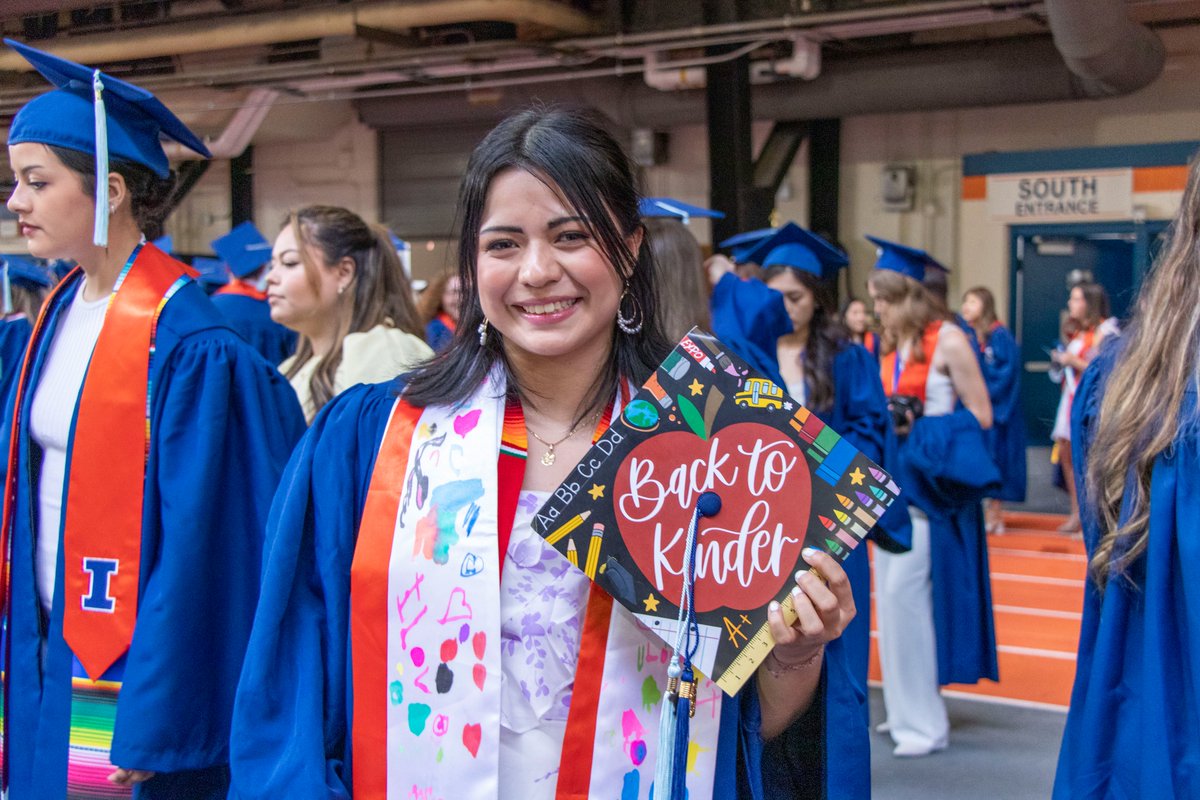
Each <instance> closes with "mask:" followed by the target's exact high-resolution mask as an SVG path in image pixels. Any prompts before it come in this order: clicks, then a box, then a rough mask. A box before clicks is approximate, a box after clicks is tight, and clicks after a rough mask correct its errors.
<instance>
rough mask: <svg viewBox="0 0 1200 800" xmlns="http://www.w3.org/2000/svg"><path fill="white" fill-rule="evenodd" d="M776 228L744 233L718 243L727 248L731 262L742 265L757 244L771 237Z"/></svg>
mask: <svg viewBox="0 0 1200 800" xmlns="http://www.w3.org/2000/svg"><path fill="white" fill-rule="evenodd" d="M777 230H779V229H778V228H759V229H758V230H754V231H746V232H745V233H738V234H735V235H733V236H730V237H729V238H728V239H726V240H725V241H723V242H721V243H720V246H721V247H727V248H729V254H730V255H731V256H733V260H734V261H736V262H738V263H739V264H744V263H746V262H747V261H749V259H748V258H747V256H749V254H750V252H751V251H752V250H753V249H754V248H755V247H756V246H757V245H758V243H759V242H761V241H763V240H764V239H766V238H767V237H768V236H771V235H773V234H774V233H775V232H776V231H777Z"/></svg>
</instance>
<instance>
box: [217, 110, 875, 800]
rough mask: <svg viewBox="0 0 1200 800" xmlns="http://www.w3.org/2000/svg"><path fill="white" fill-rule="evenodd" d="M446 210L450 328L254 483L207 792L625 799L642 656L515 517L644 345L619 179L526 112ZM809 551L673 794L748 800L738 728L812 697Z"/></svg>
mask: <svg viewBox="0 0 1200 800" xmlns="http://www.w3.org/2000/svg"><path fill="white" fill-rule="evenodd" d="M459 204H460V205H459V213H460V218H461V220H462V231H461V234H460V243H459V277H460V280H461V281H462V285H463V298H464V302H463V306H462V318H461V323H460V328H459V333H458V334H457V335H456V336H455V338H454V340H453V342H452V343H451V344H450V346H449V347H448V349H447V350H445V351H444V352H443V353H442V354H441V355H439V356H437V357H436V358H435V359H434V360H433V361H431V362H430V363H429V364H427V365H426V366H424V367H422V368H420V369H418V370H417V371H415V372H414V373H413V374H412V375H410V376H409V377H408V382H407V384H406V385H405V386H404V387H403V388H402V390H401V393H400V396H399V398H397V397H396V393H395V386H375V387H357V388H355V389H351V390H349V391H347V392H346V393H344V394H343V395H342V396H341V397H339V398H337V399H336V400H335V401H334V402H332V403H331V404H330V405H329V406H328V407H327V408H326V409H325V410H324V411H323V412H322V413H321V414H320V415H319V416H318V417H317V419H316V421H315V422H314V423H313V427H312V429H311V430H310V431H309V434H308V435H307V437H306V438H305V439H304V441H303V443H302V444H301V447H300V449H299V451H298V454H297V456H296V458H295V459H293V461H292V469H291V471H290V472H289V474H288V475H287V476H285V478H284V481H283V483H282V485H281V487H280V494H279V498H280V500H279V504H278V505H277V506H276V509H277V511H278V514H277V517H276V518H275V519H274V521H273V524H272V526H271V530H270V532H269V534H268V535H269V536H270V538H271V541H272V542H273V547H272V559H271V563H269V564H268V565H267V566H266V570H265V573H264V574H265V575H266V576H267V578H266V581H265V583H264V586H263V592H262V600H261V604H260V606H259V615H258V619H257V620H256V623H255V633H254V636H253V638H254V644H253V645H252V646H251V651H250V654H249V655H248V658H247V661H246V667H245V671H244V673H243V678H242V683H241V685H240V686H239V688H238V705H237V713H236V720H235V724H234V734H233V748H234V758H233V765H232V769H233V791H232V793H231V797H234V798H243V797H261V798H275V797H295V798H314V800H315V799H316V798H326V797H329V796H331V795H336V796H346V795H350V794H353V795H354V796H360V797H372V798H385V797H386V798H392V799H393V800H400V798H402V797H404V798H406V797H411V796H412V795H413V794H414V792H415V793H416V794H418V795H421V796H431V797H454V798H462V799H463V800H476V799H478V800H483V798H488V799H489V800H491V799H492V798H496V797H503V798H517V797H519V798H529V799H530V800H549V798H553V797H593V796H594V797H599V796H611V795H612V794H613V792H614V791H617V789H616V787H623V788H622V789H621V790H620V791H622V793H623V794H622V796H623V797H626V798H632V797H637V798H639V799H640V800H645V798H646V797H648V795H649V793H650V791H651V784H652V779H653V776H654V772H655V767H656V763H657V741H656V740H655V739H654V737H647V736H645V731H646V728H651V729H652V728H653V726H654V723H653V720H655V719H657V718H658V706H659V705H660V702H661V696H662V695H661V692H660V688H659V687H662V686H665V685H666V681H667V664H666V663H665V661H664V660H661V659H655V660H653V661H651V660H650V659H647V658H645V657H644V654H645V653H647V652H656V650H657V649H658V648H660V645H656V644H654V640H653V638H648V637H653V636H654V634H652V633H649V632H647V631H645V630H644V629H641V628H639V627H638V626H637V623H636V621H635V619H634V617H633V616H632V615H630V614H629V613H628V612H626V611H625V610H624V608H623V607H621V606H616V607H614V605H613V602H612V599H611V598H610V597H609V596H608V595H606V594H604V593H603V592H602V591H601V590H599V589H597V588H595V584H593V583H591V582H590V581H589V580H588V579H587V577H586V576H585V575H584V573H583V572H581V571H580V570H579V569H577V568H575V567H572V566H571V564H570V562H569V561H568V560H567V559H566V558H564V557H562V556H560V555H559V554H558V553H557V551H555V550H554V548H553V547H551V546H550V545H548V544H546V542H545V540H544V539H542V538H541V537H539V536H538V535H537V534H536V533H534V531H533V528H532V525H531V521H532V518H533V514H534V512H535V511H536V510H537V509H538V508H539V507H540V506H541V505H542V504H543V503H544V502H545V500H546V498H547V497H548V493H549V492H551V491H552V490H554V489H555V487H557V486H558V485H559V484H560V483H561V482H562V481H563V480H564V478H566V476H567V475H568V473H569V472H570V471H571V470H572V469H573V468H574V465H575V464H576V462H578V461H579V460H580V458H581V457H582V456H583V455H584V453H585V452H586V451H587V449H588V448H589V446H590V444H591V442H592V441H593V439H594V438H595V437H596V436H598V435H599V433H600V432H602V431H603V430H605V429H606V428H607V426H608V423H609V422H610V421H611V420H612V419H614V418H615V417H614V415H615V414H616V413H619V412H620V411H621V409H622V407H623V405H624V404H625V403H627V402H628V401H629V398H630V388H631V384H632V383H634V382H641V381H643V380H645V379H646V378H647V377H648V376H649V374H650V372H651V371H652V370H653V369H654V368H655V367H656V366H657V364H658V362H659V360H660V359H661V358H662V357H664V356H665V355H666V353H667V351H668V349H669V348H668V345H667V343H666V341H665V339H664V337H663V335H662V333H661V332H660V330H659V322H658V317H657V314H656V310H655V307H654V303H653V300H652V299H653V297H654V294H653V289H654V274H655V272H654V271H655V265H654V262H653V260H652V258H651V257H650V255H649V248H648V247H646V246H644V243H643V233H642V227H641V222H640V219H639V217H638V203H637V193H636V191H635V189H634V182H633V174H632V170H631V169H630V166H629V162H628V160H627V159H626V158H625V155H624V153H623V152H622V151H621V148H620V146H619V145H618V144H617V143H616V141H615V140H614V139H613V138H612V136H611V135H610V134H608V133H607V132H606V131H605V129H604V127H603V126H602V125H601V124H600V123H598V121H597V120H596V119H595V118H593V117H591V116H590V115H587V114H584V113H580V112H575V111H563V110H544V109H535V110H530V111H525V112H522V113H520V114H516V115H514V116H512V117H509V118H508V119H507V120H505V121H504V122H502V123H501V124H500V125H499V126H498V127H497V128H496V129H495V130H493V131H492V132H491V133H490V134H489V135H488V136H487V137H486V138H485V139H484V141H483V142H482V143H481V144H480V145H479V146H478V147H477V148H476V150H475V152H474V154H473V155H472V157H471V159H470V162H469V163H468V167H467V173H466V175H465V177H464V179H463V186H462V191H461V194H460V197H459ZM472 334H477V335H472ZM592 536H603V526H599V528H598V529H596V528H593V532H592ZM577 563H578V554H577ZM809 563H810V564H812V565H813V566H814V567H817V568H819V569H820V571H821V573H822V574H823V575H825V576H826V577H827V578H828V579H829V585H826V584H824V583H821V582H820V581H819V580H816V579H815V578H814V577H813V576H812V575H809V574H808V573H804V577H803V578H798V579H797V581H798V583H797V586H796V588H795V589H794V594H793V597H794V598H795V600H796V606H797V608H798V610H799V613H800V621H799V622H798V623H797V624H796V625H795V626H788V625H786V624H785V623H784V622H783V617H782V614H781V612H780V611H779V609H778V608H776V609H774V610H773V611H772V612H771V615H770V621H771V626H772V627H771V630H772V634H773V635H774V637H775V641H776V642H777V643H778V646H777V648H776V650H775V655H774V656H773V657H772V658H771V659H768V661H767V667H766V668H765V669H763V670H761V671H760V673H759V675H758V679H757V682H756V684H755V686H754V688H750V689H747V690H746V691H745V692H744V693H743V695H742V696H739V697H737V698H733V699H726V700H725V701H724V702H722V701H721V699H720V698H719V697H713V698H712V706H711V708H712V713H706V714H697V715H696V716H697V719H696V723H695V727H694V729H693V735H692V741H693V744H695V745H696V747H697V750H696V753H697V758H696V762H695V764H694V765H693V764H692V762H691V760H690V759H689V769H688V773H689V779H688V783H689V786H688V791H689V793H690V797H692V798H693V800H708V799H709V798H733V797H735V796H749V795H747V794H745V793H746V792H753V793H755V795H756V796H761V792H762V786H761V783H762V768H761V767H762V757H761V753H762V739H761V737H763V736H765V737H775V736H777V735H779V734H780V733H781V732H782V731H784V730H785V729H787V728H788V727H789V726H790V725H791V724H792V723H793V722H794V720H795V719H796V718H797V716H798V715H799V714H800V713H801V712H802V711H804V710H805V709H806V708H807V707H808V706H809V705H810V703H811V702H812V700H813V698H814V697H815V696H818V686H819V683H820V681H821V679H822V675H823V672H822V664H823V663H825V661H824V653H825V649H824V647H825V644H826V642H828V641H830V640H832V639H834V638H836V637H837V636H839V635H840V634H841V632H842V630H843V629H844V628H845V626H846V624H847V623H848V622H849V620H850V619H851V618H852V617H853V616H854V602H853V598H852V595H851V591H850V586H849V582H848V580H847V578H846V574H845V572H844V571H843V570H842V568H841V566H840V565H838V564H837V563H836V562H835V561H833V560H832V559H831V558H829V557H828V556H826V555H823V554H816V555H812V556H810V557H809ZM595 568H596V565H595V563H592V565H591V569H592V570H593V571H594V570H595ZM468 643H470V649H469V651H468V647H467V645H468ZM435 654H436V656H437V657H439V659H438V660H439V661H440V663H438V661H435ZM347 666H349V668H347ZM842 670H843V667H842V666H841V664H840V662H837V661H836V660H834V661H833V662H832V663H831V666H830V671H831V674H834V673H836V674H838V675H839V676H840V675H841V674H842ZM838 679H839V680H840V677H839V678H838ZM647 687H650V688H649V689H648V688H647ZM716 694H717V695H719V692H717V693H716ZM819 696H822V697H824V696H825V695H824V693H821V694H820V695H819ZM297 697H302V698H305V700H304V702H302V703H299V704H297V703H295V702H294V698H297ZM321 698H326V701H325V702H322V700H321ZM706 702H707V701H706ZM348 710H349V713H347V711H348ZM264 721H266V724H264ZM718 743H720V746H718ZM840 744H841V743H840V742H836V743H831V744H830V748H829V751H830V752H832V753H836V754H837V759H836V761H837V762H838V765H839V766H840V765H841V764H846V765H847V767H848V768H849V769H850V770H851V771H853V772H855V773H856V774H857V775H858V776H859V777H858V779H859V780H860V781H861V776H862V775H864V774H866V769H865V768H866V764H865V761H863V760H861V759H855V758H854V757H847V756H846V755H845V750H844V748H842V747H841V746H840ZM348 763H349V764H350V765H352V766H351V768H350V769H349V770H347V767H346V765H347V764H348ZM692 766H695V770H693V769H692V768H691V767H692ZM825 769H826V765H824V764H822V765H820V766H817V765H813V773H814V774H816V773H820V774H822V776H823V777H827V775H826V773H825ZM739 782H741V784H742V785H741V786H739ZM810 788H812V789H813V790H814V792H816V793H818V794H821V795H822V796H824V795H825V793H826V789H825V780H821V781H820V785H819V786H813V787H810ZM665 794H666V792H659V793H657V794H656V796H658V797H663V798H664V800H666V799H665ZM856 796H858V795H856Z"/></svg>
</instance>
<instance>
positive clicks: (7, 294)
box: [0, 255, 54, 316]
mask: <svg viewBox="0 0 1200 800" xmlns="http://www.w3.org/2000/svg"><path fill="white" fill-rule="evenodd" d="M0 272H2V273H3V274H2V276H0V278H2V280H0V283H2V284H3V286H2V291H3V295H4V297H3V302H4V314H5V316H7V315H9V314H11V313H12V312H13V301H12V285H13V284H14V283H15V284H17V285H18V286H25V287H26V288H28V289H32V290H34V291H36V290H38V289H49V288H50V287H51V286H53V285H54V280H53V279H52V278H51V277H50V273H48V272H47V271H46V270H44V269H42V268H41V267H39V266H38V265H37V264H36V263H34V262H33V261H32V260H30V259H28V258H24V257H22V256H15V255H4V256H0Z"/></svg>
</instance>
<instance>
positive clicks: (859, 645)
mask: <svg viewBox="0 0 1200 800" xmlns="http://www.w3.org/2000/svg"><path fill="white" fill-rule="evenodd" d="M743 256H744V258H746V259H747V260H748V261H751V262H753V263H756V264H759V265H761V266H762V271H763V282H760V281H758V280H757V279H750V280H748V281H743V282H742V283H743V284H745V285H744V286H743V287H742V288H741V289H740V299H741V300H742V306H741V307H740V308H739V309H738V310H739V312H740V314H741V317H740V319H742V320H747V319H748V320H757V321H758V322H755V323H752V324H754V325H761V324H762V322H761V321H762V320H764V319H775V318H776V316H777V313H778V312H777V311H776V312H775V313H771V314H764V313H763V312H762V311H756V310H755V308H754V307H753V306H752V305H751V303H750V301H751V298H752V297H757V299H758V301H759V302H762V303H765V304H769V305H770V306H771V307H773V308H776V309H777V308H778V307H780V306H781V307H782V309H783V312H784V313H783V316H782V319H780V320H779V322H778V323H777V324H776V325H775V326H774V327H773V328H769V329H766V330H761V331H756V332H755V333H756V334H757V335H756V336H755V340H756V341H757V340H760V339H767V338H770V337H773V338H774V341H773V342H771V343H770V345H769V347H770V349H769V350H766V353H765V355H766V356H768V357H769V358H770V360H771V364H770V369H769V371H767V373H766V374H768V375H773V376H775V377H774V378H773V379H774V380H776V381H779V382H780V383H781V385H783V386H785V387H786V388H787V391H788V393H789V394H791V395H792V396H793V397H794V398H796V399H797V400H799V401H800V402H801V403H802V404H804V405H806V406H807V407H809V408H810V409H811V410H812V411H813V412H815V413H816V414H817V415H818V416H819V417H821V419H822V420H824V421H825V422H826V423H827V424H829V425H830V426H831V427H832V428H833V429H834V430H836V431H838V433H840V434H842V435H843V436H845V437H846V438H847V439H849V440H850V441H851V443H853V444H854V446H855V447H857V448H858V449H859V450H861V451H862V452H863V453H864V454H866V455H867V457H868V458H871V459H873V460H874V461H876V462H878V463H886V462H887V461H888V460H889V458H890V456H891V454H892V452H893V451H894V449H895V436H894V434H893V433H892V430H891V422H890V418H889V415H888V410H887V401H886V399H885V398H884V395H883V387H882V386H881V385H880V382H879V378H878V374H879V369H878V366H877V365H876V363H875V359H874V358H872V356H871V355H870V354H869V353H868V352H867V351H866V350H864V349H863V348H862V347H860V346H858V345H856V344H854V343H853V342H851V341H850V336H849V332H848V331H847V330H846V329H845V328H844V327H843V326H842V325H841V324H840V323H839V322H838V321H837V319H836V304H835V301H834V299H833V296H832V292H831V291H830V287H831V285H832V284H833V282H834V281H835V280H836V278H837V274H838V272H839V271H840V270H841V269H843V268H844V267H845V266H846V265H847V264H848V263H849V260H848V259H847V258H846V255H845V254H844V253H842V251H840V250H838V249H837V248H835V247H834V246H832V245H831V244H829V243H828V242H827V241H826V240H825V239H823V238H822V237H820V236H818V235H816V234H814V233H812V232H810V231H807V230H805V229H804V228H801V227H800V226H799V225H796V224H795V223H794V222H789V223H787V224H785V225H783V226H782V227H780V228H778V229H777V230H775V232H774V233H772V234H771V235H769V236H767V237H765V238H760V239H759V240H758V241H757V243H756V244H755V245H754V246H753V247H750V248H749V249H748V250H746V251H745V252H744V254H743ZM731 278H732V276H731ZM723 280H724V279H723ZM764 282H765V283H764ZM752 290H757V291H756V292H755V294H754V295H752V294H751V292H752ZM718 322H719V327H720V328H722V329H730V328H734V329H737V330H739V331H740V332H744V333H749V331H744V326H739V325H738V324H737V321H736V320H729V319H721V320H718V317H717V315H716V314H714V325H717V324H718ZM718 336H720V333H718ZM735 341H739V342H744V341H745V339H744V338H741V337H740V336H739V337H738V338H736V339H735ZM727 343H728V342H727ZM735 349H736V348H735ZM764 349H765V348H764ZM892 521H893V522H895V523H896V524H895V525H890V526H883V525H881V526H877V527H876V528H875V529H874V530H872V532H871V534H870V536H871V538H872V540H874V541H875V542H876V543H877V544H879V545H881V546H884V547H888V548H891V549H893V550H898V551H902V550H904V549H906V548H907V546H908V536H909V533H908V525H907V519H906V518H905V517H904V516H903V515H897V516H894V517H893V518H892ZM843 567H844V568H845V570H846V573H847V575H848V576H849V577H850V583H851V588H852V590H853V592H854V596H855V606H856V608H857V609H858V614H857V616H856V617H855V619H854V620H852V621H851V623H850V625H849V626H848V627H847V628H846V631H845V633H844V634H843V635H842V637H841V638H840V639H838V640H837V641H836V642H830V643H829V645H827V647H826V669H827V670H830V675H831V677H830V679H829V681H828V683H827V687H826V695H827V696H826V703H825V704H824V707H823V709H822V711H821V713H815V712H810V717H811V719H810V720H808V722H809V725H807V726H805V727H803V728H797V729H795V730H793V731H790V732H789V734H788V735H787V736H785V737H781V738H780V739H778V740H776V741H774V742H771V743H769V744H768V746H767V750H766V753H765V756H766V760H765V762H764V764H765V775H766V779H767V781H768V784H769V786H770V787H771V790H770V794H769V796H777V797H798V796H803V794H804V787H803V786H802V785H800V783H798V782H802V781H803V780H804V776H803V775H802V774H801V773H800V772H798V771H797V770H796V769H793V768H792V766H793V765H794V764H796V763H799V762H800V761H801V760H802V756H801V755H800V754H802V753H803V752H804V748H805V740H806V739H807V740H808V741H811V740H812V739H813V738H815V737H817V736H820V735H823V736H824V737H826V739H827V741H828V740H833V741H836V742H837V750H836V757H832V756H831V758H830V760H828V761H827V764H826V770H827V773H828V776H829V781H830V782H829V784H828V786H829V793H828V795H827V796H830V797H846V798H855V797H869V796H870V786H869V769H868V768H866V767H865V766H864V765H867V764H869V763H870V743H869V740H868V709H867V702H866V698H867V667H868V662H869V653H870V616H869V612H868V610H869V609H870V585H871V576H870V564H869V562H868V560H867V554H866V551H865V549H864V550H863V552H861V553H859V552H857V551H856V552H855V553H853V554H851V556H850V558H848V559H847V560H846V561H845V562H844V564H843ZM835 676H836V677H835ZM827 752H829V753H830V754H832V753H833V750H832V748H830V749H829V750H828V751H827Z"/></svg>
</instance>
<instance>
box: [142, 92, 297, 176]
mask: <svg viewBox="0 0 1200 800" xmlns="http://www.w3.org/2000/svg"><path fill="white" fill-rule="evenodd" d="M278 97H279V92H277V91H275V90H274V89H255V90H254V91H252V92H250V94H249V95H247V97H246V100H245V102H244V103H242V107H241V108H239V109H238V110H237V112H236V113H234V115H233V118H232V119H230V120H229V124H228V125H226V126H225V130H223V131H221V135H220V136H218V137H217V138H216V139H212V140H206V141H205V144H206V145H208V150H209V152H210V153H212V157H213V158H237V157H238V156H240V155H241V154H242V153H244V152H246V148H247V147H249V145H250V140H251V139H253V138H254V134H256V133H258V129H259V127H261V126H262V124H263V120H265V119H266V118H267V113H268V112H270V110H271V106H272V105H273V104H274V103H275V100H276V99H277V98H278ZM163 150H165V151H166V153H167V157H168V158H171V159H176V160H178V159H194V158H196V153H194V152H193V151H192V150H191V148H188V147H184V146H183V145H181V144H179V143H178V142H163Z"/></svg>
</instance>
